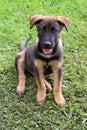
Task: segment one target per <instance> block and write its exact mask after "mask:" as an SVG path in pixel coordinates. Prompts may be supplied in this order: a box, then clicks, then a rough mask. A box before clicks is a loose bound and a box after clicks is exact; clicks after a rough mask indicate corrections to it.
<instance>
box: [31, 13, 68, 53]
mask: <svg viewBox="0 0 87 130" xmlns="http://www.w3.org/2000/svg"><path fill="white" fill-rule="evenodd" d="M68 24H69V19H68V18H66V17H64V16H42V15H35V16H32V17H31V19H30V28H32V27H33V26H34V25H36V28H37V32H38V38H39V48H40V51H41V52H42V53H43V54H45V55H51V54H52V53H53V52H54V50H55V47H56V46H57V44H58V39H59V37H60V32H61V30H62V28H63V27H65V28H66V30H68Z"/></svg>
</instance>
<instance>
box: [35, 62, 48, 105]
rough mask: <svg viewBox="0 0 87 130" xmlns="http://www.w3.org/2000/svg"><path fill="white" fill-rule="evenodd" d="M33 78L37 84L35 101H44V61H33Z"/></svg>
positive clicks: (41, 102) (40, 102) (39, 102)
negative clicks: (34, 66)
mask: <svg viewBox="0 0 87 130" xmlns="http://www.w3.org/2000/svg"><path fill="white" fill-rule="evenodd" d="M35 64H36V68H35V79H36V83H37V86H38V90H37V97H36V101H37V102H38V104H40V105H41V104H43V103H45V100H46V86H45V78H44V63H43V62H41V61H39V60H37V61H35Z"/></svg>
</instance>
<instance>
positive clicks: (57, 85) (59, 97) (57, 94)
mask: <svg viewBox="0 0 87 130" xmlns="http://www.w3.org/2000/svg"><path fill="white" fill-rule="evenodd" d="M50 65H51V66H52V70H53V76H54V88H53V94H54V99H55V102H56V103H57V104H58V105H61V106H62V105H65V104H66V101H65V99H64V97H63V94H62V88H61V85H62V79H61V81H60V82H59V79H58V69H59V68H61V66H62V62H61V61H60V62H58V61H57V60H55V61H52V62H50Z"/></svg>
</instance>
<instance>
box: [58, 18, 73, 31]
mask: <svg viewBox="0 0 87 130" xmlns="http://www.w3.org/2000/svg"><path fill="white" fill-rule="evenodd" d="M57 21H58V22H59V23H60V24H62V25H63V26H64V27H65V28H66V31H68V25H69V23H70V21H69V19H68V18H66V17H65V16H57Z"/></svg>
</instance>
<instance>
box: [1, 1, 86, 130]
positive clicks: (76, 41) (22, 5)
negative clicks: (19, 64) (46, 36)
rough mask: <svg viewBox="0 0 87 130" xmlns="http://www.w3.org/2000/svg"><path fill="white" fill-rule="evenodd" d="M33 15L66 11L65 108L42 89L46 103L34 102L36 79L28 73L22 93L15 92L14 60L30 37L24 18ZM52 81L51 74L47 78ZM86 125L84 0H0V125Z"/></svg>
mask: <svg viewBox="0 0 87 130" xmlns="http://www.w3.org/2000/svg"><path fill="white" fill-rule="evenodd" d="M35 14H43V15H65V16H66V17H68V18H69V19H70V21H71V22H70V26H69V31H68V33H66V31H65V29H63V31H62V41H63V43H64V76H63V85H62V88H63V93H64V96H65V98H66V100H67V104H66V105H65V106H64V107H59V106H57V105H56V104H55V103H54V100H53V94H52V93H49V94H47V101H46V104H45V105H43V106H38V105H37V104H36V101H35V96H36V90H37V87H36V83H35V80H34V79H33V78H32V77H27V82H26V93H25V95H23V96H22V97H18V96H17V95H16V93H15V89H16V86H17V84H18V78H17V74H16V71H15V67H14V59H15V55H16V53H17V52H18V51H19V44H20V42H21V41H22V40H23V39H26V38H27V37H28V36H32V40H31V41H30V44H31V43H32V42H34V41H35V37H36V29H35V28H33V29H32V30H29V18H30V16H32V15H35ZM49 80H50V82H51V83H52V84H53V80H52V78H50V79H49ZM86 129H87V0H73V1H72V0H47V1H45V0H35V1H34V0H31V1H29V0H25V1H23V0H20V1H19V0H14V1H11V0H1V1H0V130H86Z"/></svg>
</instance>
